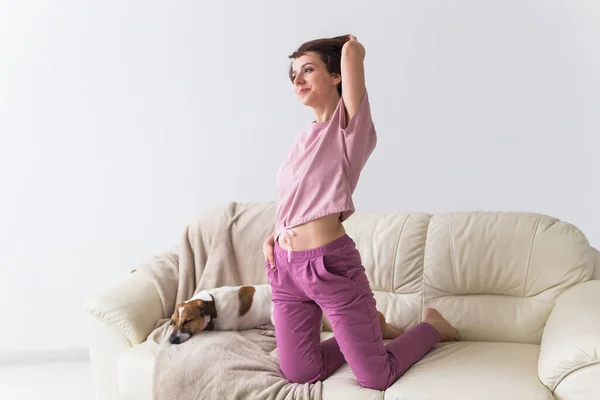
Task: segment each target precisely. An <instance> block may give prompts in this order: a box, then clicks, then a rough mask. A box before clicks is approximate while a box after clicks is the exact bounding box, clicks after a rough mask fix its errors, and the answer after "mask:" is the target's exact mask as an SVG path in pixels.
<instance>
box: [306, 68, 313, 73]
mask: <svg viewBox="0 0 600 400" xmlns="http://www.w3.org/2000/svg"><path fill="white" fill-rule="evenodd" d="M310 71H312V68H305V69H304V73H307V72H310Z"/></svg>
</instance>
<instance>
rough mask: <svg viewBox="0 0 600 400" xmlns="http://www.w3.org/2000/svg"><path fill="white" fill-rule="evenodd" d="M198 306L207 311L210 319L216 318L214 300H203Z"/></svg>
mask: <svg viewBox="0 0 600 400" xmlns="http://www.w3.org/2000/svg"><path fill="white" fill-rule="evenodd" d="M198 308H200V309H201V310H202V311H204V312H206V313H208V315H210V317H211V318H212V319H215V318H217V308H216V307H215V302H214V301H203V302H202V306H198Z"/></svg>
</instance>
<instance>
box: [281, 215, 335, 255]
mask: <svg viewBox="0 0 600 400" xmlns="http://www.w3.org/2000/svg"><path fill="white" fill-rule="evenodd" d="M340 215H341V213H336V214H330V215H326V216H324V217H321V218H317V219H314V220H312V221H309V222H306V223H304V224H302V225H298V226H295V227H293V228H292V231H293V232H294V234H293V235H280V236H279V238H278V239H277V241H278V242H279V245H280V246H281V247H282V248H283V249H286V250H290V246H289V245H290V244H291V250H292V251H304V250H311V249H315V248H317V247H321V246H324V245H326V244H327V243H330V242H333V241H334V240H336V239H339V238H341V237H342V236H344V235H345V234H346V230H345V229H344V225H342V221H340Z"/></svg>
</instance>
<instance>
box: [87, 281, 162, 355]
mask: <svg viewBox="0 0 600 400" xmlns="http://www.w3.org/2000/svg"><path fill="white" fill-rule="evenodd" d="M85 307H86V311H87V312H88V314H90V315H92V316H94V317H96V318H98V319H100V320H102V321H104V322H106V323H108V324H112V325H115V327H116V328H117V329H118V331H119V332H120V333H121V334H122V335H123V336H124V337H125V338H126V339H127V341H128V342H129V344H130V345H131V346H134V345H136V344H139V343H141V342H143V341H144V340H146V337H148V335H149V334H150V332H152V330H153V329H154V327H155V325H156V322H157V321H158V320H159V319H161V318H162V316H163V310H162V303H161V300H160V296H159V294H158V291H157V290H156V287H155V286H154V284H153V283H152V282H150V281H148V280H145V279H143V278H140V277H138V276H137V275H136V274H132V275H129V276H128V277H127V278H126V279H124V280H123V281H121V282H119V283H118V284H117V285H116V286H114V287H112V288H110V289H109V290H107V291H105V292H103V293H101V294H99V295H98V296H95V297H91V298H89V299H87V301H86V304H85Z"/></svg>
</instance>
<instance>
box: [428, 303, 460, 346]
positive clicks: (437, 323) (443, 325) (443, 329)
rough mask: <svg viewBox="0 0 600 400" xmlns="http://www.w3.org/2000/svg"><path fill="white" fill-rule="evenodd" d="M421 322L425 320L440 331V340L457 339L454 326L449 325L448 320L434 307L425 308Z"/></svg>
mask: <svg viewBox="0 0 600 400" xmlns="http://www.w3.org/2000/svg"><path fill="white" fill-rule="evenodd" d="M423 322H427V323H428V324H429V325H431V326H433V327H434V328H435V329H436V330H437V331H438V332H439V333H440V341H441V342H452V341H455V340H458V332H457V331H456V328H454V327H453V326H452V325H450V322H448V321H446V319H445V318H444V317H442V314H440V313H439V312H438V311H437V310H436V309H435V308H428V309H426V310H425V319H423Z"/></svg>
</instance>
